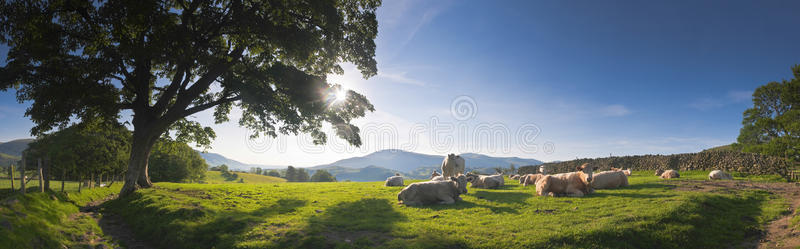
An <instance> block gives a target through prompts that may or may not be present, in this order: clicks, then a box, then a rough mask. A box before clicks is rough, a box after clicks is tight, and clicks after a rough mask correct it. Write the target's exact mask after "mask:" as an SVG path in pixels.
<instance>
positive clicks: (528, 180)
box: [519, 174, 544, 187]
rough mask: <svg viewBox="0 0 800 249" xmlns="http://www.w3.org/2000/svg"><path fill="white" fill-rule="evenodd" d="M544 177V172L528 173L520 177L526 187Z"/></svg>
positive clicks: (520, 181) (520, 182) (521, 182)
mask: <svg viewBox="0 0 800 249" xmlns="http://www.w3.org/2000/svg"><path fill="white" fill-rule="evenodd" d="M542 177H544V175H542V174H527V175H524V176H522V177H520V178H519V184H522V186H525V187H527V186H528V185H535V184H536V181H538V180H539V179H542Z"/></svg>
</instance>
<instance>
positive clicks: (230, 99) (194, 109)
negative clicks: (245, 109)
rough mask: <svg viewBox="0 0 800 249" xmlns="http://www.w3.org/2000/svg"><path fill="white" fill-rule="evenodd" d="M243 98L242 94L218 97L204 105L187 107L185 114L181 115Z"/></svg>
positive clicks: (187, 114)
mask: <svg viewBox="0 0 800 249" xmlns="http://www.w3.org/2000/svg"><path fill="white" fill-rule="evenodd" d="M241 99H242V96H241V95H239V96H235V97H230V98H220V99H218V100H216V101H212V102H208V103H205V104H202V105H196V106H193V107H192V108H189V109H186V111H185V112H184V114H183V115H181V116H183V117H186V116H189V115H192V114H195V113H198V112H201V111H203V110H206V109H208V108H211V107H214V106H217V105H220V104H224V103H229V102H233V101H237V100H241Z"/></svg>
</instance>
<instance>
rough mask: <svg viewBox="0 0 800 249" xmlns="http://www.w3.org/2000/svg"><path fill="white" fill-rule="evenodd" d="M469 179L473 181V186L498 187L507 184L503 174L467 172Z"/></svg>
mask: <svg viewBox="0 0 800 249" xmlns="http://www.w3.org/2000/svg"><path fill="white" fill-rule="evenodd" d="M467 181H468V182H470V183H472V187H473V188H498V187H501V186H503V185H505V179H503V175H502V174H498V175H490V176H485V175H476V174H472V173H467Z"/></svg>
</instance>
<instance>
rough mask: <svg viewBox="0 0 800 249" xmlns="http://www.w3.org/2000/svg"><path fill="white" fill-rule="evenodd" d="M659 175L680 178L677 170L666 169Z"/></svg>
mask: <svg viewBox="0 0 800 249" xmlns="http://www.w3.org/2000/svg"><path fill="white" fill-rule="evenodd" d="M659 177H660V178H661V179H671V178H680V177H681V174H679V173H678V171H677V170H672V169H668V170H665V171H664V173H662V174H661V176H659Z"/></svg>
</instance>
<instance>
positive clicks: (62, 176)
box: [61, 168, 67, 192]
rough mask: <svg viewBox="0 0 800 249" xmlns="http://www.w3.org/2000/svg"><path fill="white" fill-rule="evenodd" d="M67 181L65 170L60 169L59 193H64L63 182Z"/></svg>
mask: <svg viewBox="0 0 800 249" xmlns="http://www.w3.org/2000/svg"><path fill="white" fill-rule="evenodd" d="M66 181H67V170H65V169H63V168H62V169H61V192H64V182H66Z"/></svg>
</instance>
